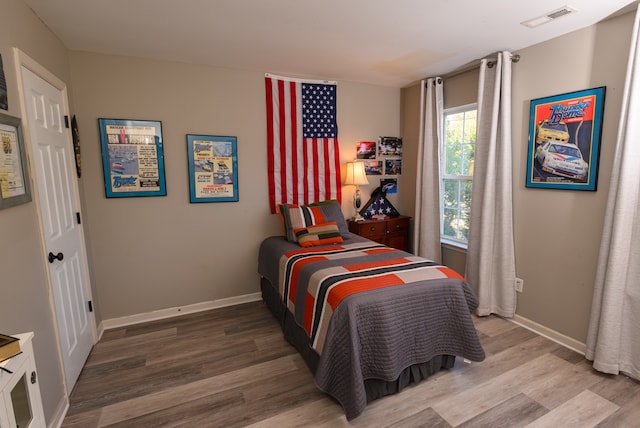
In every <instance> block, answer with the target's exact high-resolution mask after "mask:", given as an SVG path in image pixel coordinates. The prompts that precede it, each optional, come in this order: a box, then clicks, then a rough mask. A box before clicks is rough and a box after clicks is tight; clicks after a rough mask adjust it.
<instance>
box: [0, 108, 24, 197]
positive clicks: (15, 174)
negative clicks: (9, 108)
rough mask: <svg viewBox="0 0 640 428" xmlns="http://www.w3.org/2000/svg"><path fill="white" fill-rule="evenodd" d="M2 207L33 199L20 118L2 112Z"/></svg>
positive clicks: (0, 178)
mask: <svg viewBox="0 0 640 428" xmlns="http://www.w3.org/2000/svg"><path fill="white" fill-rule="evenodd" d="M0 141H1V146H0V209H2V208H9V207H13V206H15V205H20V204H24V203H26V202H29V201H31V189H30V187H29V175H28V171H29V170H28V168H27V159H26V154H25V148H24V141H23V140H22V124H21V121H20V119H18V118H16V117H13V116H9V115H6V114H4V113H0Z"/></svg>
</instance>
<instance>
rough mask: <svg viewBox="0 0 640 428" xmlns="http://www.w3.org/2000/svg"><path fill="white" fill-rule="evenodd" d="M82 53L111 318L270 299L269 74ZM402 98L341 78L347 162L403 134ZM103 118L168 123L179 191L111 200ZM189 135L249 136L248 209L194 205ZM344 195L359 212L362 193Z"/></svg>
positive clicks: (92, 210) (84, 132)
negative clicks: (263, 274) (384, 138)
mask: <svg viewBox="0 0 640 428" xmlns="http://www.w3.org/2000/svg"><path fill="white" fill-rule="evenodd" d="M70 58H71V70H72V79H73V82H74V87H73V95H72V97H73V99H74V102H75V105H76V109H77V119H78V126H79V131H80V135H81V140H82V165H83V178H84V180H85V186H84V188H85V195H84V196H85V199H86V206H87V212H86V215H87V217H88V219H89V226H88V228H89V230H90V233H89V235H90V237H91V240H90V242H89V245H90V247H91V253H92V255H93V267H94V274H95V284H94V285H95V288H96V293H97V296H96V300H97V302H98V305H99V307H100V310H101V314H102V318H103V319H113V318H118V317H123V316H128V315H135V314H140V313H145V312H149V311H153V310H159V309H165V308H171V307H176V306H184V305H189V304H195V303H200V302H206V301H211V300H217V299H223V298H228V297H233V296H240V295H245V294H250V293H256V292H258V291H259V279H258V278H259V277H258V274H257V254H258V247H259V245H260V241H261V240H262V239H263V238H265V237H267V236H269V235H273V234H278V233H280V223H279V219H278V217H277V216H276V215H271V214H270V213H269V206H268V198H267V194H268V188H267V158H266V113H265V108H266V107H265V90H264V74H263V73H259V72H248V71H237V70H230V69H224V68H214V67H207V66H196V65H187V64H182V63H173V62H157V61H149V60H143V59H135V58H127V57H117V56H106V55H99V54H89V53H81V52H72V53H71V54H70ZM325 77H330V76H325ZM399 103H400V90H399V89H398V88H386V87H378V86H371V85H364V84H356V83H349V82H339V83H338V106H337V111H338V126H339V128H340V132H339V140H340V146H341V147H340V149H341V158H342V161H343V162H346V161H347V160H350V159H353V158H354V157H355V143H356V141H358V140H371V139H376V138H377V136H379V135H398V134H399V116H400V113H399V112H400V105H399ZM100 117H103V118H128V119H147V120H160V121H162V131H163V138H164V152H165V166H166V179H167V196H165V197H147V198H120V199H107V198H105V191H104V182H103V176H102V164H101V156H100V144H99V137H98V126H97V119H98V118H100ZM188 133H192V134H207V135H233V136H237V138H238V171H239V180H238V181H239V191H238V193H239V199H240V200H239V202H227V203H204V204H190V203H189V183H188V170H187V151H186V137H185V135H186V134H188ZM373 188H374V184H373V183H372V184H371V185H370V186H365V188H364V192H365V195H368V192H369V191H370V190H372V189H373ZM343 190H344V192H345V194H344V203H343V211H344V213H345V214H346V215H347V216H350V215H352V214H353V209H352V206H351V203H350V201H351V199H350V198H351V195H352V189H350V188H344V189H343Z"/></svg>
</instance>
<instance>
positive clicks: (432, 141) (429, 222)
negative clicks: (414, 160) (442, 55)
mask: <svg viewBox="0 0 640 428" xmlns="http://www.w3.org/2000/svg"><path fill="white" fill-rule="evenodd" d="M420 94H421V95H420V102H421V106H420V137H419V141H418V144H419V146H418V172H417V178H416V210H415V215H414V229H413V233H414V235H413V243H414V253H415V254H416V255H419V256H421V257H424V258H427V259H429V260H433V261H435V262H438V263H441V262H442V255H441V250H440V156H439V147H440V141H441V138H442V120H443V101H442V79H441V78H439V77H434V78H430V79H427V80H423V81H422V89H421V91H420Z"/></svg>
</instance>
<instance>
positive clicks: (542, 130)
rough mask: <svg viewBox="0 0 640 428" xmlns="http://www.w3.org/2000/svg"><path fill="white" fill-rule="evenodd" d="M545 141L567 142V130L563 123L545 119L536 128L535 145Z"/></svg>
mask: <svg viewBox="0 0 640 428" xmlns="http://www.w3.org/2000/svg"><path fill="white" fill-rule="evenodd" d="M545 141H559V142H561V143H568V142H569V128H568V127H567V124H566V123H564V122H556V123H554V122H551V121H550V120H549V119H545V120H543V121H541V122H540V123H538V125H537V126H536V144H542V143H543V142H545Z"/></svg>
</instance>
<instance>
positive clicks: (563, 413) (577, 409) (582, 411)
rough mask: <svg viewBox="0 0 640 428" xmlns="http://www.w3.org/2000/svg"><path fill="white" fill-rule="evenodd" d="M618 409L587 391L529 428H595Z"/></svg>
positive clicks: (537, 420) (539, 419)
mask: <svg viewBox="0 0 640 428" xmlns="http://www.w3.org/2000/svg"><path fill="white" fill-rule="evenodd" d="M618 409H619V407H618V406H617V405H615V404H613V403H612V402H611V401H609V400H605V399H604V398H602V397H600V396H599V395H597V394H594V393H593V392H591V391H588V390H587V391H583V392H581V393H580V394H578V395H576V396H575V397H573V398H572V399H571V400H569V401H567V402H565V403H563V404H562V405H560V406H558V407H556V408H555V409H553V410H552V411H550V412H549V413H547V414H546V415H544V416H542V417H541V418H538V419H536V420H535V421H533V422H532V423H530V424H529V425H527V428H547V427H563V428H574V427H575V428H584V427H594V426H596V425H598V424H599V423H600V422H602V421H603V420H605V419H606V418H607V417H608V416H609V415H611V414H613V413H614V412H615V411H616V410H618Z"/></svg>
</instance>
